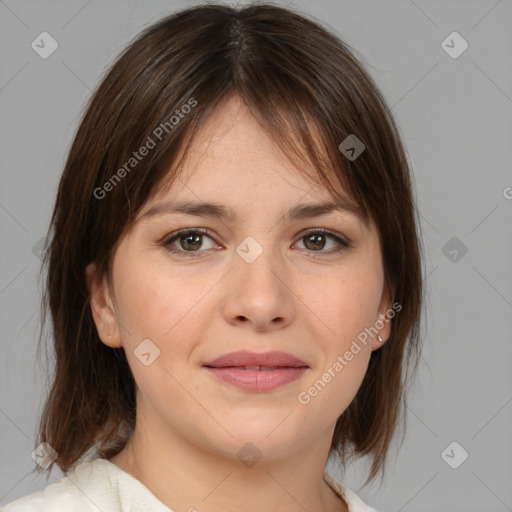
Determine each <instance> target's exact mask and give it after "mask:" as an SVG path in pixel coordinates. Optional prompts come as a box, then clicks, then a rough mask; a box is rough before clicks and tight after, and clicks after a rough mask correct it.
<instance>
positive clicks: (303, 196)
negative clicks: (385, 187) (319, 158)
mask: <svg viewBox="0 0 512 512" xmlns="http://www.w3.org/2000/svg"><path fill="white" fill-rule="evenodd" d="M182 156H183V154H182V153H181V154H179V155H177V159H176V160H178V161H179V160H180V159H181V157H182ZM181 163H182V165H181V167H180V169H179V172H178V174H177V178H176V179H171V180H170V181H169V185H168V186H165V187H164V186H162V187H160V188H159V189H158V191H157V193H156V194H155V195H154V196H153V197H152V198H151V199H150V200H149V201H148V203H147V204H146V207H145V208H143V209H142V213H141V214H140V215H139V218H146V219H147V218H150V217H154V216H155V215H158V214H161V213H176V212H177V213H190V214H195V215H201V216H209V217H218V218H221V219H224V220H225V221H230V222H240V221H242V220H244V219H246V218H247V217H253V216H254V215H259V216H263V215H264V214H265V212H266V211H268V210H271V209H276V210H277V211H278V212H280V215H282V216H284V217H286V218H288V219H290V220H296V219H303V218H307V217H312V216H319V215H325V214H328V213H330V212H333V211H339V212H342V213H345V214H352V215H353V216H354V217H355V218H356V220H357V221H358V223H360V224H361V225H362V227H365V228H366V227H368V226H367V224H366V222H365V219H364V218H363V216H362V214H361V210H360V208H359V207H358V205H357V203H356V202H355V201H354V200H353V199H351V198H350V197H349V195H348V194H347V193H346V192H345V191H344V190H343V188H342V186H341V185H340V183H339V180H338V179H337V178H336V176H335V175H334V172H333V171H331V174H332V176H331V179H330V181H331V183H332V185H333V187H334V189H335V190H336V195H335V196H334V197H333V194H332V192H331V191H330V190H328V189H327V188H326V187H325V185H324V184H323V183H321V182H320V180H319V178H318V176H317V173H316V171H315V170H314V168H313V167H312V165H311V164H309V165H308V164H306V163H304V162H300V161H299V160H296V159H293V161H292V160H291V159H290V157H289V156H288V155H287V154H285V153H284V152H283V151H282V149H281V148H280V146H279V145H278V144H276V142H275V141H274V140H273V138H272V136H271V135H269V134H268V132H267V131H266V130H265V129H264V128H263V127H262V126H261V125H260V123H259V122H258V121H257V119H256V118H255V117H254V115H253V114H252V112H251V111H250V110H249V109H248V108H247V107H246V106H245V104H244V103H243V102H242V101H241V100H239V98H238V97H237V96H233V97H230V98H228V99H226V100H225V101H224V102H223V103H221V104H220V105H219V107H218V108H217V109H216V110H215V111H214V112H213V113H212V114H211V116H210V118H209V119H208V120H207V121H206V122H205V123H204V124H203V125H202V126H201V128H200V129H199V131H198V132H197V134H196V135H195V137H194V139H193V140H192V141H191V143H190V146H189V148H188V152H187V155H186V158H184V160H183V161H182V162H181ZM176 170H177V169H176V168H175V169H173V168H172V167H171V169H170V171H169V173H168V176H171V175H172V174H173V173H174V172H175V171H176Z"/></svg>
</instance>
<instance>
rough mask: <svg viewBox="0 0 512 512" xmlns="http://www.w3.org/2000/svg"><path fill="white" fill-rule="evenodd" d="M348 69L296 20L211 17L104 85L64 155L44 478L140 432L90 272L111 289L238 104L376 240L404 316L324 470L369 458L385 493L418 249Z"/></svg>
mask: <svg viewBox="0 0 512 512" xmlns="http://www.w3.org/2000/svg"><path fill="white" fill-rule="evenodd" d="M354 55H355V52H354V50H352V49H351V48H350V47H349V46H348V45H347V44H346V43H344V42H343V41H341V40H340V39H339V38H338V37H337V36H336V35H334V34H333V33H330V32H328V31H327V30H326V29H325V28H323V27H322V26H321V25H320V24H319V23H318V22H316V21H315V20H313V19H312V18H309V17H306V16H305V15H303V14H302V13H299V12H297V11H293V10H291V9H288V8H287V9H285V8H281V7H277V6H275V5H272V4H259V3H253V4H251V5H247V6H244V7H230V6H227V5H217V4H205V5H198V6H195V7H192V8H188V9H185V10H182V11H179V12H176V13H174V14H172V15H170V16H168V17H165V18H163V19H161V20H159V21H157V22H156V23H154V24H152V25H151V26H149V27H147V28H145V29H144V30H143V31H142V32H141V33H140V34H138V35H137V36H136V37H135V39H134V40H133V41H132V42H131V43H130V44H129V45H128V46H127V47H126V49H124V51H123V52H122V53H121V54H120V55H119V56H118V58H117V59H116V61H115V62H114V63H113V65H112V66H111V67H110V69H108V70H107V71H106V73H105V75H104V77H103V79H102V81H101V83H100V84H99V86H98V87H97V89H96V91H95V92H94V93H93V95H92V96H91V98H90V99H89V100H88V103H87V105H86V107H85V112H84V113H83V115H82V118H81V122H80V124H79V126H78V129H77V132H76V134H75V137H74V140H73V142H72V145H71V148H70V151H69V153H68V155H67V160H66V163H65V167H64V170H63V174H62V177H61V180H60V183H59V187H58V192H57V197H56V202H55V207H54V210H53V214H52V218H51V222H50V225H49V229H48V234H47V238H46V239H47V250H46V253H45V257H44V260H43V267H42V269H43V268H44V269H45V270H46V273H45V277H44V285H43V288H44V289H43V296H42V322H41V335H40V339H39V344H40V345H41V339H42V338H43V334H42V333H43V330H44V327H45V325H46V324H47V323H48V322H49V321H50V323H51V334H50V336H51V338H52V340H53V350H52V355H53V359H54V364H55V368H54V369H53V372H52V373H51V377H49V380H48V390H47V396H46V402H45V404H44V408H43V410H42V414H41V418H40V424H39V431H38V440H37V443H36V444H40V443H48V444H49V445H50V446H51V447H52V448H53V449H54V450H55V451H56V452H57V458H56V459H55V460H54V461H52V462H51V464H49V465H47V466H46V468H44V469H45V470H47V471H48V473H49V472H50V471H51V469H52V467H53V465H54V464H57V465H58V466H59V467H60V469H61V470H62V471H63V472H65V473H66V472H68V471H69V470H70V469H71V468H72V467H74V466H75V465H76V464H77V463H78V462H80V461H81V460H82V458H83V457H84V455H85V454H86V453H87V452H89V451H90V450H94V451H95V453H96V454H101V456H104V457H106V458H110V457H112V456H114V455H115V454H116V453H118V452H119V451H120V450H121V449H122V448H123V447H124V446H125V444H126V442H127V441H128V439H129V438H130V437H131V435H132V434H133V432H134V427H135V418H136V399H135V389H136V386H135V381H134V379H133V375H132V373H131V370H130V368H129V365H128V363H127V359H126V356H125V353H124V350H123V348H110V347H108V346H106V345H105V344H104V343H103V342H102V341H101V340H100V338H99V336H98V332H97V330H96V326H95V323H94V321H93V318H92V313H91V309H90V293H89V290H88V287H87V283H86V276H85V268H86V266H87V265H88V264H89V263H91V262H94V263H95V264H96V268H97V271H98V272H99V275H100V276H107V277H108V278H109V279H110V278H111V264H112V255H113V254H114V251H115V248H116V244H117V243H118V242H119V241H120V239H121V237H122V236H123V234H124V233H126V232H127V231H128V230H129V229H130V227H131V226H133V223H134V221H135V219H136V216H137V213H138V212H139V211H140V210H141V207H142V206H143V205H144V204H146V202H147V201H148V200H149V199H150V198H151V197H153V196H154V195H155V194H156V193H157V192H158V191H159V190H161V189H162V187H163V186H164V185H166V186H167V185H172V183H173V182H174V180H175V179H177V176H178V172H179V169H180V168H181V163H182V161H184V159H185V158H186V155H187V151H188V148H189V145H190V144H191V142H192V141H193V139H194V136H195V134H196V133H197V131H198V130H199V129H200V128H201V126H202V125H203V124H204V122H205V121H206V120H207V119H208V118H209V116H211V114H212V113H213V112H214V111H215V109H216V107H218V106H220V105H221V103H222V101H224V100H225V99H226V98H228V97H229V96H230V95H233V94H236V95H238V97H240V98H241V99H242V101H243V102H244V104H245V105H246V106H247V107H248V108H249V109H250V110H251V113H252V114H253V115H254V116H255V117H256V118H257V120H258V121H259V122H260V124H261V126H262V127H263V128H264V129H265V130H266V131H267V133H268V134H270V135H271V136H272V138H273V139H274V140H275V142H276V143H277V144H278V145H279V147H281V148H282V149H283V151H285V154H286V155H287V156H288V158H290V160H292V161H294V162H296V164H297V169H298V170H301V172H302V171H304V170H307V169H308V167H307V164H310V169H311V168H313V169H314V173H313V178H312V179H315V180H317V182H320V183H322V184H323V185H324V186H325V187H326V188H327V189H328V190H329V191H330V192H331V193H332V194H333V197H334V195H335V188H334V187H333V186H332V185H333V183H332V180H333V179H334V180H337V182H338V184H341V185H342V186H343V188H344V190H345V191H346V193H347V194H349V195H350V196H351V198H353V199H354V201H356V202H357V205H358V206H359V207H360V209H361V212H362V214H363V217H364V219H365V221H366V222H368V221H369V220H370V219H371V220H373V221H374V222H375V225H376V226H377V229H378V233H379V239H380V243H381V250H382V258H383V259H382V261H383V268H384V274H385V284H386V286H387V287H388V288H387V289H388V290H389V293H390V297H391V298H392V300H394V301H396V302H398V303H399V304H400V305H402V306H403V308H402V309H401V311H400V313H399V314H397V315H396V316H395V317H394V318H393V321H392V324H391V334H390V337H389V339H388V340H387V342H386V343H384V345H382V346H381V347H380V348H379V350H375V351H373V352H372V354H371V358H370V361H369V365H368V369H367V372H366V375H365V377H364V380H363V382H362V384H361V386H360V388H359V390H358V392H357V394H356V396H355V398H354V399H353V401H352V402H351V403H350V405H349V406H348V408H347V409H346V410H345V411H344V412H343V413H342V414H341V416H340V417H339V418H338V420H337V423H336V427H335V431H334V435H333V439H332V443H331V447H330V452H329V455H330V456H331V457H333V458H337V459H338V460H339V462H340V465H341V466H343V467H345V464H346V462H347V461H348V460H349V459H350V458H352V457H353V458H355V459H358V458H360V457H362V456H365V455H368V456H370V457H371V461H372V463H371V468H370V473H369V477H368V479H367V481H366V484H367V483H368V482H369V481H370V480H372V479H373V478H374V477H375V476H376V475H377V474H378V473H379V471H381V472H382V478H383V476H384V470H385V463H386V456H387V453H388V450H389V447H390V443H391V441H392V438H393V436H394V434H395V431H396V429H397V426H398V423H399V418H400V414H401V412H402V411H403V409H402V408H405V405H406V404H405V401H406V391H407V383H408V382H409V381H410V379H411V378H412V376H413V374H414V373H415V372H416V369H417V365H418V360H419V357H420V345H421V340H420V333H419V331H420V329H419V327H420V316H421V309H422V302H423V281H422V260H421V250H420V249H421V239H420V237H419V222H418V212H417V209H416V206H415V200H414V190H413V184H412V180H411V173H410V166H409V164H408V161H407V157H406V154H405V151H404V148H403V145H402V142H401V139H400V135H399V131H398V128H397V126H396V124H395V121H394V120H393V117H392V114H391V112H390V110H389V108H388V107H387V105H386V103H385V101H384V99H383V97H382V96H381V93H380V92H379V90H378V88H377V86H376V85H375V82H374V81H373V80H372V79H371V77H370V76H369V74H368V73H367V72H366V71H365V69H364V68H363V65H362V64H361V63H360V61H359V60H358V59H357V58H356V57H355V56H354ZM186 106H188V107H189V108H186ZM176 120H177V121H176ZM164 132H165V133H164ZM349 135H352V136H354V135H355V136H356V137H357V138H358V139H359V140H360V141H362V142H363V143H364V145H365V150H364V151H363V153H362V154H360V155H359V156H358V157H357V158H356V159H349V158H348V157H347V156H345V155H344V154H343V152H342V151H341V150H340V149H339V146H340V144H341V143H342V142H343V141H344V140H345V139H346V138H347V137H348V136H349ZM143 146H145V147H146V148H147V149H148V150H147V151H146V152H145V156H144V157H140V158H138V157H135V156H134V155H135V153H134V152H136V151H138V150H140V151H141V154H142V149H141V148H142V147H143ZM182 150H184V151H183V153H182V156H181V158H178V155H179V154H181V151H182ZM302 164H306V165H305V166H303V165H302ZM171 167H174V170H172V171H170V169H171ZM310 177H311V176H310ZM48 309H49V311H50V313H51V318H50V319H48V318H47V317H48ZM411 368H412V372H411ZM404 424H405V417H404ZM336 456H337V457H336ZM36 469H37V470H38V471H40V472H41V471H43V469H41V468H39V467H37V468H36ZM366 484H365V485H366Z"/></svg>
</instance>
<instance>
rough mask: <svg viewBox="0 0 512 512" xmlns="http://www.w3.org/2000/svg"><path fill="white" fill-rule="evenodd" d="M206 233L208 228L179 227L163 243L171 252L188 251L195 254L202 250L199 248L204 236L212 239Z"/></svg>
mask: <svg viewBox="0 0 512 512" xmlns="http://www.w3.org/2000/svg"><path fill="white" fill-rule="evenodd" d="M207 233H208V230H201V229H181V230H180V231H178V232H177V233H175V234H172V235H171V236H170V237H168V238H167V239H166V240H165V241H164V242H163V245H164V247H165V248H166V249H167V250H168V251H170V252H173V253H189V254H191V255H195V254H194V253H201V252H203V251H201V250H200V249H201V247H202V246H203V244H204V239H205V238H209V239H210V240H212V238H211V237H210V236H209V235H207ZM212 242H213V240H212ZM213 245H215V244H213ZM209 248H211V247H209ZM207 249H208V247H207Z"/></svg>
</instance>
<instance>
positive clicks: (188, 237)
mask: <svg viewBox="0 0 512 512" xmlns="http://www.w3.org/2000/svg"><path fill="white" fill-rule="evenodd" d="M184 239H185V245H189V246H190V245H194V247H192V249H198V248H199V247H200V246H201V235H198V234H190V235H185V236H184ZM194 239H195V243H194V242H193V241H192V242H190V244H189V240H194Z"/></svg>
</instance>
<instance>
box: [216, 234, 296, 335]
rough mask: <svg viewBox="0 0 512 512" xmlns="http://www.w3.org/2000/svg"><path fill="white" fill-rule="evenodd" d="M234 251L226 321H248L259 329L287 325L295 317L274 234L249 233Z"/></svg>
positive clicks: (225, 305)
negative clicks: (274, 241) (252, 234)
mask: <svg viewBox="0 0 512 512" xmlns="http://www.w3.org/2000/svg"><path fill="white" fill-rule="evenodd" d="M257 238H259V240H258V239H257ZM235 250H236V253H237V254H235V255H234V268H233V272H232V273H231V279H233V282H232V286H230V288H229V289H230V292H228V293H229V294H228V296H227V297H226V298H225V299H226V300H225V301H223V313H224V315H225V318H226V320H227V321H229V322H238V321H240V320H241V319H242V320H244V321H249V322H250V323H251V324H253V327H254V328H256V329H258V330H265V329H268V328H269V327H271V326H274V324H275V326H277V325H279V326H281V327H282V326H283V325H287V324H288V323H289V322H290V321H291V319H292V317H293V304H292V300H291V299H292V297H291V296H290V292H289V291H288V288H289V287H288V286H287V285H286V278H285V276H284V275H283V273H284V272H285V265H284V262H283V259H282V257H280V255H279V250H278V248H277V247H276V246H275V244H273V242H272V237H271V236H270V235H269V236H266V235H261V236H259V235H255V236H247V237H246V238H245V239H243V240H242V242H240V243H239V244H238V246H237V247H236V249H235Z"/></svg>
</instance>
